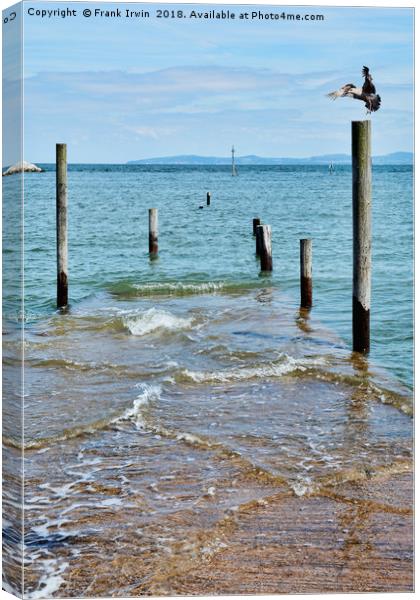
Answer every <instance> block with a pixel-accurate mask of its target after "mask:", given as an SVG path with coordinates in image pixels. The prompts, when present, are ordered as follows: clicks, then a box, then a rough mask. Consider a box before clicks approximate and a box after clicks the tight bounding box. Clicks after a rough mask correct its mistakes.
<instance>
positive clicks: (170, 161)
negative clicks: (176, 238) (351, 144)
mask: <svg viewBox="0 0 420 600" xmlns="http://www.w3.org/2000/svg"><path fill="white" fill-rule="evenodd" d="M231 160H232V159H231V158H230V157H227V156H222V157H220V156H197V155H195V154H181V155H179V156H163V157H159V158H143V159H141V160H130V161H128V163H127V164H128V165H230V164H231ZM372 161H373V163H374V164H376V165H412V164H413V153H412V152H393V153H392V154H385V155H383V156H374V157H373V158H372ZM235 162H236V164H237V165H324V164H329V163H331V162H332V163H335V164H337V165H340V164H341V165H344V164H350V163H351V156H350V155H349V154H323V155H321V156H310V157H308V158H287V157H285V158H266V157H263V156H255V155H253V154H250V155H249V156H238V157H237V158H235Z"/></svg>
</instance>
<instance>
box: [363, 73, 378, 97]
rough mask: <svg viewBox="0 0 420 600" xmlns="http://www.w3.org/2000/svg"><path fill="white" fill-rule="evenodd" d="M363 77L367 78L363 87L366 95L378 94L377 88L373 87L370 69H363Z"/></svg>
mask: <svg viewBox="0 0 420 600" xmlns="http://www.w3.org/2000/svg"><path fill="white" fill-rule="evenodd" d="M362 75H363V77H364V78H365V82H364V84H363V87H362V91H363V93H364V94H376V88H375V86H374V85H373V80H372V75H371V74H370V72H369V67H363V70H362Z"/></svg>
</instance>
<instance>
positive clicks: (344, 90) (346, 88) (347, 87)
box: [327, 83, 355, 100]
mask: <svg viewBox="0 0 420 600" xmlns="http://www.w3.org/2000/svg"><path fill="white" fill-rule="evenodd" d="M354 87H355V86H354V84H353V83H346V85H343V86H342V87H341V88H340V89H339V90H336V91H335V92H330V93H329V94H327V98H331V100H336V99H337V98H342V97H343V96H347V94H348V93H349V91H350V90H351V89H352V88H354Z"/></svg>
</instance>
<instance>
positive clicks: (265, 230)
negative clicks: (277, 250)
mask: <svg viewBox="0 0 420 600" xmlns="http://www.w3.org/2000/svg"><path fill="white" fill-rule="evenodd" d="M257 236H259V238H260V248H259V251H260V260H261V271H272V270H273V258H272V255H271V225H258V227H257Z"/></svg>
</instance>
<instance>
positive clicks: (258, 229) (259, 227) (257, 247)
mask: <svg viewBox="0 0 420 600" xmlns="http://www.w3.org/2000/svg"><path fill="white" fill-rule="evenodd" d="M262 235H263V233H262V225H257V226H256V228H255V254H256V255H257V256H260V255H261V246H262Z"/></svg>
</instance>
